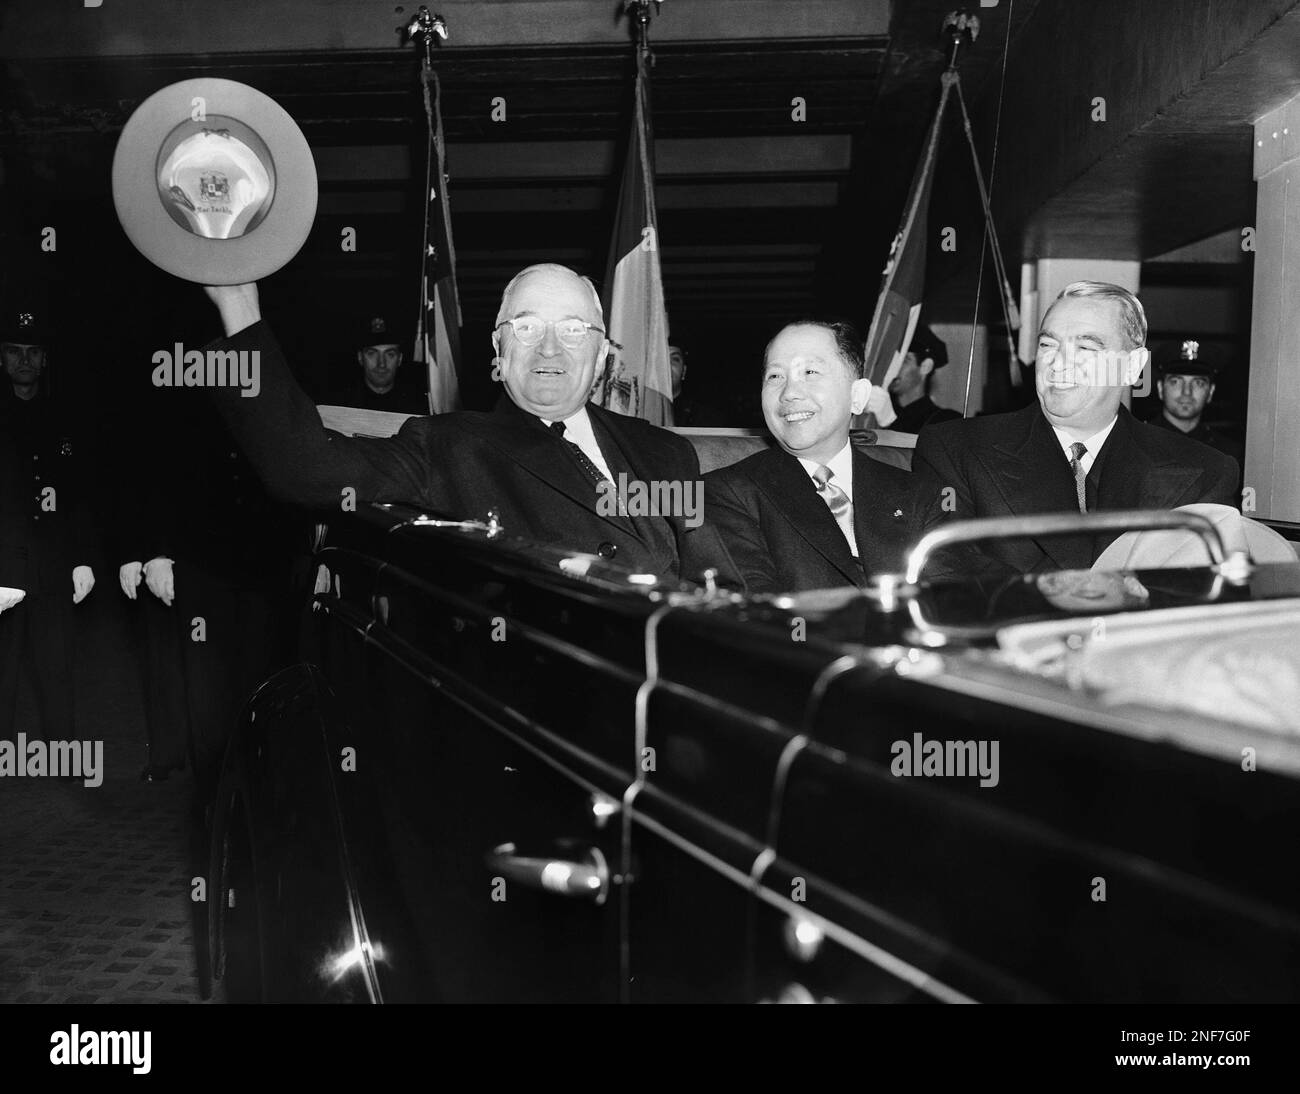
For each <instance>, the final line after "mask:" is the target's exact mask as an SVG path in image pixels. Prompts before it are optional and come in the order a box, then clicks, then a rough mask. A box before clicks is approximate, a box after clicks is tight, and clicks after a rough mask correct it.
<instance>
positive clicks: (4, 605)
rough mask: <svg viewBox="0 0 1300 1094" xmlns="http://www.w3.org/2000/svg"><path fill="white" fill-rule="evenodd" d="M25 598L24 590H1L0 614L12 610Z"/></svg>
mask: <svg viewBox="0 0 1300 1094" xmlns="http://www.w3.org/2000/svg"><path fill="white" fill-rule="evenodd" d="M23 596H24V593H23V590H22V589H0V612H3V611H5V610H7V609H9V608H12V607H13V606H14V605H15V604H17V603H18V602H19V601H20V600H22V598H23Z"/></svg>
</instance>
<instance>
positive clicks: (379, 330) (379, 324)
mask: <svg viewBox="0 0 1300 1094" xmlns="http://www.w3.org/2000/svg"><path fill="white" fill-rule="evenodd" d="M370 333H371V334H387V333H388V324H387V323H385V322H384V321H383V319H380V318H375V319H372V320H370Z"/></svg>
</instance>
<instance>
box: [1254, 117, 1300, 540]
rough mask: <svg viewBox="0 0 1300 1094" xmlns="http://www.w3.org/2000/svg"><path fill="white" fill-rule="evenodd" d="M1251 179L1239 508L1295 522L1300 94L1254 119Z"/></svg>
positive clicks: (1299, 492) (1299, 414) (1299, 506)
mask: <svg viewBox="0 0 1300 1094" xmlns="http://www.w3.org/2000/svg"><path fill="white" fill-rule="evenodd" d="M1255 181H1256V182H1257V183H1258V184H1259V186H1258V188H1257V190H1256V198H1255V224H1254V240H1253V242H1254V247H1255V283H1254V291H1253V294H1252V296H1253V300H1252V308H1251V322H1250V398H1249V402H1248V404H1247V408H1246V490H1247V493H1246V494H1245V495H1244V497H1243V501H1242V507H1243V510H1245V511H1247V513H1248V515H1252V516H1256V517H1267V518H1269V519H1271V520H1285V521H1296V522H1300V440H1298V438H1300V383H1297V382H1296V381H1297V379H1298V378H1300V307H1298V306H1297V303H1298V302H1300V96H1297V97H1296V98H1294V99H1292V100H1291V101H1290V102H1288V103H1286V104H1285V105H1283V106H1281V107H1279V108H1278V109H1276V110H1274V111H1272V112H1270V113H1268V114H1265V115H1264V116H1263V117H1262V118H1260V119H1259V121H1257V122H1256V123H1255ZM1251 491H1253V494H1252V493H1251ZM1252 504H1253V506H1254V512H1253V513H1250V508H1251V506H1252Z"/></svg>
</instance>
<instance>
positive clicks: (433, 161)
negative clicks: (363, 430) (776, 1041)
mask: <svg viewBox="0 0 1300 1094" xmlns="http://www.w3.org/2000/svg"><path fill="white" fill-rule="evenodd" d="M405 36H406V38H407V40H408V41H411V42H414V43H416V44H417V45H418V46H419V47H420V93H421V95H422V97H423V100H424V114H425V123H426V129H427V133H426V137H425V153H424V230H423V233H422V238H421V246H420V303H419V313H418V318H417V320H416V331H417V336H416V350H417V351H418V352H419V353H420V356H421V358H422V360H423V361H424V367H425V370H426V383H427V384H428V388H429V390H428V392H427V393H426V397H427V399H428V404H429V413H430V414H437V413H439V412H440V410H447V409H451V408H449V407H436V406H434V402H435V399H436V394H435V390H434V389H435V385H434V367H435V364H436V362H435V360H434V352H433V347H435V346H437V344H438V338H437V329H436V324H437V322H438V316H437V310H438V309H437V308H436V307H435V306H434V303H435V301H434V296H433V291H432V287H431V286H430V284H429V270H430V268H431V267H434V264H435V263H436V261H437V256H436V255H435V254H434V246H433V223H432V217H431V216H430V213H431V211H432V208H433V188H434V187H435V186H438V187H441V186H443V185H444V179H442V178H441V177H440V169H439V168H440V164H441V162H442V157H441V156H440V155H439V154H438V153H439V149H438V146H437V142H438V133H437V128H438V127H437V122H436V120H435V117H434V115H435V104H434V102H433V100H432V99H431V97H430V90H429V89H430V87H433V88H434V89H435V90H434V92H433V94H434V95H437V93H438V92H437V87H438V82H437V81H438V75H437V73H436V72H434V70H433V47H434V43H435V42H445V41H446V40H447V21H446V20H445V19H444V18H443V17H442V16H441V15H434V14H433V13H431V12H430V11H429V9H428V8H427V7H425V6H424V5H423V4H421V5H420V9H419V10H418V11H417V12H416V13H415V15H414V16H412V18H411V21H410V22H409V23H407V25H406V29H405ZM444 364H446V365H447V366H448V367H453V368H454V367H455V363H454V361H453V362H445V363H444Z"/></svg>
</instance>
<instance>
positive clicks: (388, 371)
mask: <svg viewBox="0 0 1300 1094" xmlns="http://www.w3.org/2000/svg"><path fill="white" fill-rule="evenodd" d="M356 342H357V365H358V366H359V371H358V374H357V375H355V376H354V377H353V379H352V381H351V382H350V383H348V384H346V385H345V386H344V387H342V388H340V389H339V390H338V391H336V392H335V394H334V395H333V397H332V401H333V402H335V403H337V404H338V405H340V406H358V407H364V408H365V409H367V410H389V411H394V412H396V413H399V414H428V413H429V403H428V399H427V398H426V397H425V396H424V394H423V393H422V392H420V391H418V390H415V389H414V388H412V387H410V386H408V385H407V384H406V383H405V382H404V381H402V380H400V379H399V376H400V375H401V373H400V369H401V367H402V361H403V360H404V354H403V352H402V345H403V335H402V334H401V333H399V331H398V330H397V328H396V327H395V326H394V325H393V324H392V323H390V322H389V321H388V320H387V319H385V318H384V317H383V316H380V315H376V316H373V317H371V318H370V319H368V320H366V322H365V323H364V324H363V325H362V326H361V327H360V328H359V329H358V331H357V336H356ZM407 379H410V377H407Z"/></svg>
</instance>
